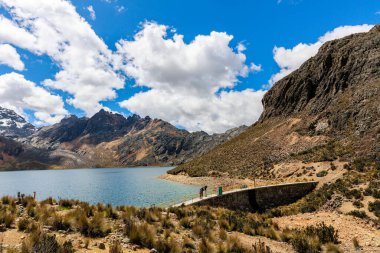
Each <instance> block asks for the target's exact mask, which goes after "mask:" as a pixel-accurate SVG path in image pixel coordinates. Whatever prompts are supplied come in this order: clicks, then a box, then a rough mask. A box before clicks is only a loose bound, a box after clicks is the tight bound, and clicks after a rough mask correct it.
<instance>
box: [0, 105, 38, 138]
mask: <svg viewBox="0 0 380 253" xmlns="http://www.w3.org/2000/svg"><path fill="white" fill-rule="evenodd" d="M35 130H36V128H35V127H34V126H33V125H32V124H30V123H28V122H27V121H26V120H25V119H24V118H23V117H22V116H20V115H18V114H17V113H16V112H15V111H13V110H10V109H7V108H3V107H0V135H1V136H6V137H26V136H29V135H31V134H32V133H34V131H35Z"/></svg>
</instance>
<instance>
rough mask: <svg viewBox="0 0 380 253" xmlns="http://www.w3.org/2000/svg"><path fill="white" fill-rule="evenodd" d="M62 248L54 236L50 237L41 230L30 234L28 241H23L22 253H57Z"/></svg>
mask: <svg viewBox="0 0 380 253" xmlns="http://www.w3.org/2000/svg"><path fill="white" fill-rule="evenodd" d="M60 250H61V247H60V245H59V243H58V242H57V240H56V238H55V236H54V235H49V234H47V233H45V232H42V231H41V230H37V231H34V232H33V233H31V234H30V236H29V240H28V241H23V243H22V247H21V252H22V253H35V252H44V253H57V252H60Z"/></svg>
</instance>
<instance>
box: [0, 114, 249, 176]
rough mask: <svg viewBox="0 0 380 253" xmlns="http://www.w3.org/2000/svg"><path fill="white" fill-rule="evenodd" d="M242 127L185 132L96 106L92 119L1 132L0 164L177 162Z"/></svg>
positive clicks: (73, 165) (71, 165) (8, 166)
mask: <svg viewBox="0 0 380 253" xmlns="http://www.w3.org/2000/svg"><path fill="white" fill-rule="evenodd" d="M13 114H14V115H15V118H17V116H18V115H17V114H15V113H14V112H13ZM18 117H19V116H18ZM21 119H22V118H21ZM24 124H25V125H28V126H29V125H30V124H28V123H26V122H25V123H24ZM30 126H31V125H30ZM245 129H246V127H244V126H243V127H240V128H236V129H232V130H230V131H228V132H226V133H224V134H214V135H208V134H207V133H205V132H195V133H189V132H187V131H185V130H180V129H177V128H176V127H174V126H173V125H171V124H169V123H168V122H165V121H163V120H159V119H151V118H150V117H145V118H141V117H140V116H138V115H132V116H130V117H127V118H125V117H124V116H122V115H120V114H115V113H111V112H107V111H104V110H101V111H99V112H98V113H96V114H95V115H94V116H93V117H91V118H85V117H84V118H78V117H76V116H70V117H68V118H65V119H63V120H62V121H61V122H60V123H57V124H55V125H52V126H46V127H42V128H40V129H38V130H35V129H34V127H33V131H30V132H25V133H24V134H22V135H21V134H19V135H17V136H14V135H7V137H6V136H4V135H2V136H3V138H2V139H0V148H2V149H0V153H1V154H3V156H2V159H3V158H4V159H3V162H0V168H3V169H4V168H5V169H20V168H27V166H28V165H30V164H32V165H33V167H32V168H34V169H35V168H39V167H41V168H48V167H63V168H76V167H120V166H148V165H178V164H181V163H183V162H185V161H189V160H190V159H192V158H193V157H195V156H198V155H201V154H204V153H205V152H207V151H208V150H210V149H211V148H213V147H215V146H216V145H218V144H220V143H223V142H224V141H226V140H229V139H230V138H232V137H234V136H236V135H238V134H240V133H241V132H242V131H244V130H245ZM0 136H1V135H0ZM0 160H1V159H0Z"/></svg>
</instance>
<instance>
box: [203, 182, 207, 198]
mask: <svg viewBox="0 0 380 253" xmlns="http://www.w3.org/2000/svg"><path fill="white" fill-rule="evenodd" d="M203 189H204V192H205V197H207V185H206V186H205V187H203Z"/></svg>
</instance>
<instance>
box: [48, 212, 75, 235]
mask: <svg viewBox="0 0 380 253" xmlns="http://www.w3.org/2000/svg"><path fill="white" fill-rule="evenodd" d="M51 227H52V229H53V230H55V231H59V230H65V231H67V230H69V229H70V228H71V225H70V223H69V222H68V221H67V220H65V219H64V218H63V217H62V216H60V215H57V214H55V215H54V216H53V217H51Z"/></svg>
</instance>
